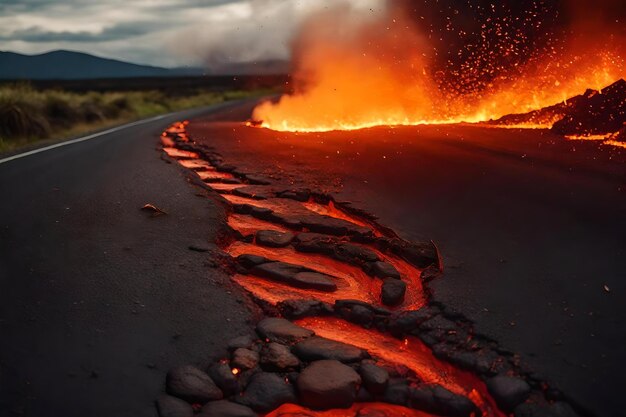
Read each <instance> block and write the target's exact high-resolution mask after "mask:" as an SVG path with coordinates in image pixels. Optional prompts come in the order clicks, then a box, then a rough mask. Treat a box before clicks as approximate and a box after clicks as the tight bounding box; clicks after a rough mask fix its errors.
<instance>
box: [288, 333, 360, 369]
mask: <svg viewBox="0 0 626 417" xmlns="http://www.w3.org/2000/svg"><path fill="white" fill-rule="evenodd" d="M293 352H294V353H295V354H296V356H298V357H299V358H300V359H302V360H303V361H305V362H311V361H316V360H321V359H333V360H337V361H339V362H344V363H350V362H359V361H361V360H363V359H365V358H367V357H368V356H369V355H368V354H367V352H366V351H364V350H363V349H359V348H357V347H354V346H352V345H348V344H346V343H341V342H337V341H335V340H330V339H325V338H323V337H319V336H312V337H309V338H308V339H305V340H303V341H302V342H299V343H297V344H296V345H295V346H294V347H293Z"/></svg>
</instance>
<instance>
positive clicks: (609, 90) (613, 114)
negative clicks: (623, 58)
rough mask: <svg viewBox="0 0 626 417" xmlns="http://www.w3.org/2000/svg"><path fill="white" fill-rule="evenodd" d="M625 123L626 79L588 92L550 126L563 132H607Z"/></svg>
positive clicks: (618, 128)
mask: <svg viewBox="0 0 626 417" xmlns="http://www.w3.org/2000/svg"><path fill="white" fill-rule="evenodd" d="M624 123H626V81H625V80H623V79H622V80H619V81H617V82H615V83H613V84H611V85H610V86H608V87H606V88H603V89H602V91H600V92H599V91H592V92H587V93H585V95H584V98H582V99H580V100H577V101H576V103H575V104H574V105H573V106H571V107H570V108H569V109H568V112H567V113H566V114H565V116H564V117H563V118H562V119H561V120H560V121H558V122H556V123H555V124H554V125H553V126H552V131H553V132H556V133H559V134H563V135H588V134H609V133H615V132H617V131H618V130H620V129H621V128H622V127H623V126H624Z"/></svg>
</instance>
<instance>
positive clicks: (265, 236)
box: [255, 230, 294, 248]
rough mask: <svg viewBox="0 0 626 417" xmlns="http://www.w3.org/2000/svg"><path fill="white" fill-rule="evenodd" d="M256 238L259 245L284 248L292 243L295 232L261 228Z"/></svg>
mask: <svg viewBox="0 0 626 417" xmlns="http://www.w3.org/2000/svg"><path fill="white" fill-rule="evenodd" d="M255 238H256V243H257V244H258V245H261V246H267V247H269V248H283V247H285V246H288V245H289V244H290V243H291V241H292V240H293V238H294V234H293V233H291V232H279V231H278V230H259V231H258V232H257V233H256V237H255Z"/></svg>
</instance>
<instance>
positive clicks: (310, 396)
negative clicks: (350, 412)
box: [297, 360, 361, 410]
mask: <svg viewBox="0 0 626 417" xmlns="http://www.w3.org/2000/svg"><path fill="white" fill-rule="evenodd" d="M360 384H361V377H360V376H359V374H358V373H356V371H355V370H354V369H352V368H350V367H349V366H346V365H344V364H342V363H341V362H339V361H335V360H321V361H316V362H313V363H311V364H310V365H309V366H308V367H307V368H305V369H304V371H302V373H301V374H300V377H299V378H298V381H297V386H298V391H299V393H300V401H301V402H302V404H303V405H304V406H306V407H309V408H311V409H314V410H328V409H332V408H348V407H350V406H352V404H353V403H354V400H355V398H356V394H357V390H358V387H359V385H360Z"/></svg>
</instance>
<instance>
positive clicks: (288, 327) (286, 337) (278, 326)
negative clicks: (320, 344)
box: [256, 317, 315, 344]
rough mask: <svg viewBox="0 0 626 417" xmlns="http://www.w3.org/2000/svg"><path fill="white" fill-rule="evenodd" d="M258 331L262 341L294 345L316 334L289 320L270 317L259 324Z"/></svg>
mask: <svg viewBox="0 0 626 417" xmlns="http://www.w3.org/2000/svg"><path fill="white" fill-rule="evenodd" d="M256 331H257V333H258V334H259V336H261V338H262V339H265V340H268V341H272V342H278V343H283V344H293V343H297V342H299V341H300V340H303V339H306V338H308V337H311V336H313V335H314V334H315V333H314V332H313V331H311V330H309V329H305V328H304V327H300V326H297V325H295V324H293V323H292V322H290V321H289V320H285V319H281V318H278V317H269V318H266V319H263V320H261V321H260V322H259V324H258V325H257V327H256Z"/></svg>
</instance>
